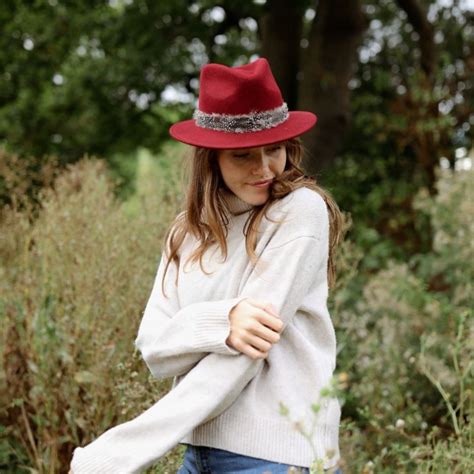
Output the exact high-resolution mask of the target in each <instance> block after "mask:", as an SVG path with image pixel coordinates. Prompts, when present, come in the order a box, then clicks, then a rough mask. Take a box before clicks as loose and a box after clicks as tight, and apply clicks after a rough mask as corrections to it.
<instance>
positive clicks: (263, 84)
mask: <svg viewBox="0 0 474 474" xmlns="http://www.w3.org/2000/svg"><path fill="white" fill-rule="evenodd" d="M198 104H199V105H198V108H197V109H196V110H195V111H194V114H193V119H191V120H184V121H181V122H177V123H175V124H173V125H172V126H171V127H170V130H169V132H170V135H171V136H172V137H173V138H174V139H176V140H178V141H180V142H183V143H187V144H189V145H194V146H199V147H205V148H218V149H219V148H220V149H237V148H251V147H257V146H262V145H269V144H271V143H277V142H280V141H283V140H287V139H289V138H293V137H296V136H298V135H301V134H302V133H304V132H306V131H308V130H309V129H310V128H312V127H313V126H314V125H315V123H316V120H317V117H316V115H315V114H313V113H312V112H303V111H291V112H290V111H288V107H287V105H286V103H285V102H284V101H283V97H282V95H281V92H280V89H279V87H278V85H277V83H276V81H275V78H274V77H273V74H272V71H271V69H270V65H269V64H268V61H267V60H266V59H265V58H259V59H257V60H256V61H254V62H252V63H249V64H245V65H244V66H237V67H228V66H225V65H223V64H213V63H210V64H206V65H205V66H203V68H202V69H201V75H200V87H199V101H198Z"/></svg>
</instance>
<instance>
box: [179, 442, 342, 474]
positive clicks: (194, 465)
mask: <svg viewBox="0 0 474 474" xmlns="http://www.w3.org/2000/svg"><path fill="white" fill-rule="evenodd" d="M291 467H293V469H292V470H291V471H290V473H291V474H293V473H294V474H309V468H307V467H297V466H291V465H289V464H281V463H277V462H272V461H266V460H265V459H259V458H253V457H250V456H243V455H242V454H237V453H232V452H230V451H224V450H223V449H217V448H210V447H207V446H192V445H187V448H186V451H185V453H184V459H183V464H182V465H181V466H180V468H179V470H178V472H177V474H234V473H239V474H263V473H264V472H266V473H271V474H287V473H288V470H289V469H290V468H291ZM334 474H342V471H341V470H339V469H338V470H337V471H336V472H335V473H334Z"/></svg>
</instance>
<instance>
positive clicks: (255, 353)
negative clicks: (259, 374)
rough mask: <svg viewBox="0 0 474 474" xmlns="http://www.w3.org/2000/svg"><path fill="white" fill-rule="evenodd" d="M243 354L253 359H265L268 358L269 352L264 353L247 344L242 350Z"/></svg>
mask: <svg viewBox="0 0 474 474" xmlns="http://www.w3.org/2000/svg"><path fill="white" fill-rule="evenodd" d="M241 352H242V353H244V354H245V355H248V356H249V357H251V358H252V359H265V358H266V357H267V356H268V352H262V351H259V350H257V349H255V347H252V346H251V345H250V344H246V345H245V346H244V347H243V349H242V350H241Z"/></svg>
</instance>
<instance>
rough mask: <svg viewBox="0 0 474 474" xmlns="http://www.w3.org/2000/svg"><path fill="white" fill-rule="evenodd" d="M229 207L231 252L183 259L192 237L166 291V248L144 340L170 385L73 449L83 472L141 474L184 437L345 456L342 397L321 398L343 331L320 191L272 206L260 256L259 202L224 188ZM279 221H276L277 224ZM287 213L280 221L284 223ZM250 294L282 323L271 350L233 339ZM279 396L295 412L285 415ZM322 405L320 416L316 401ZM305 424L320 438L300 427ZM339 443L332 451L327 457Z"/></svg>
mask: <svg viewBox="0 0 474 474" xmlns="http://www.w3.org/2000/svg"><path fill="white" fill-rule="evenodd" d="M226 201H227V203H228V206H229V209H230V211H231V212H230V213H229V217H230V221H229V225H228V235H227V245H228V256H227V259H226V260H225V261H224V259H223V256H222V254H221V252H220V248H219V247H218V246H217V245H216V246H213V247H211V248H210V249H208V250H207V252H206V253H205V254H204V257H203V266H204V270H205V271H206V272H207V273H208V274H206V273H203V272H202V271H201V269H200V266H199V261H197V262H194V263H192V264H191V263H189V262H188V263H187V264H186V265H185V263H186V259H187V257H188V256H189V255H190V253H192V250H193V249H195V248H196V246H197V244H198V243H197V241H196V239H195V238H194V236H192V235H191V234H187V236H186V238H185V240H184V242H183V246H182V247H181V250H180V258H181V260H180V269H179V276H178V285H177V286H175V284H174V281H175V276H176V266H175V264H174V262H172V263H171V264H170V266H169V267H168V272H167V274H166V280H165V283H166V295H167V296H168V298H165V297H164V296H163V294H162V292H161V280H162V276H163V271H164V265H165V263H166V261H165V254H164V252H163V254H162V257H161V261H160V263H159V266H158V271H157V274H156V277H155V281H154V285H153V289H152V292H151V295H150V298H149V300H148V303H147V305H146V308H145V311H144V314H143V319H142V321H141V324H140V327H139V330H138V335H137V338H136V340H135V346H136V347H137V348H138V349H139V350H140V351H141V354H142V356H143V359H144V360H145V362H146V365H147V366H148V368H149V370H150V371H151V373H152V374H153V375H154V376H155V377H157V378H159V379H161V378H166V377H174V380H173V385H172V389H171V390H170V392H169V393H167V394H166V395H165V396H163V397H162V398H161V399H159V400H157V401H156V403H154V404H153V405H152V406H151V407H150V408H148V409H147V410H146V411H145V412H143V413H142V414H140V415H139V416H137V417H136V418H134V419H132V420H130V421H128V422H126V423H123V424H120V425H117V426H115V427H113V428H111V429H109V430H107V431H106V432H105V433H103V434H102V435H101V436H99V437H98V438H97V439H96V440H94V441H93V442H92V443H90V444H89V445H87V446H85V447H83V448H80V447H78V448H76V449H75V451H74V455H73V459H72V463H71V468H72V470H73V472H74V474H92V473H110V474H112V473H114V474H115V473H137V472H142V471H143V470H144V469H145V468H147V467H148V466H150V465H151V464H153V463H155V462H156V461H157V460H158V459H159V458H160V457H161V456H163V455H164V454H165V453H166V452H167V451H169V450H170V449H172V448H173V447H175V446H176V445H177V444H179V443H186V444H192V445H197V446H208V447H214V448H219V449H224V450H227V451H232V452H234V453H238V454H242V455H246V456H252V457H257V458H261V459H265V460H269V461H274V462H280V463H285V464H290V465H295V466H303V467H310V466H311V464H312V462H313V461H314V460H316V459H324V467H325V468H329V467H332V466H334V465H335V464H336V462H337V460H338V459H339V447H338V430H339V420H340V405H339V402H338V400H337V399H322V400H320V399H319V392H320V389H321V388H322V387H324V386H326V385H327V384H328V382H329V380H330V378H331V376H332V374H333V371H334V369H335V361H336V337H335V332H334V327H333V324H332V322H331V318H330V314H329V312H328V309H327V296H328V282H327V263H328V244H329V219H328V217H329V216H328V211H327V207H326V204H325V202H324V200H323V198H322V197H321V196H320V195H319V194H318V193H316V192H315V191H312V190H310V189H308V188H300V189H297V190H295V191H293V192H291V193H290V194H288V195H287V196H285V197H284V198H282V199H280V200H278V201H277V202H276V203H274V204H273V205H272V206H271V208H270V209H269V211H268V217H269V218H268V219H267V218H265V217H264V218H263V220H262V222H261V226H260V232H259V234H258V238H257V246H256V254H257V256H259V261H258V263H257V265H255V266H252V264H251V262H250V259H249V257H248V255H247V252H246V248H245V236H244V225H245V221H246V219H247V218H248V215H249V212H248V211H249V209H250V208H251V205H249V204H247V203H246V202H245V201H243V200H241V199H240V198H238V197H237V196H236V195H234V194H232V193H227V194H226ZM272 221H275V222H272ZM278 221H283V222H278ZM245 298H254V299H259V300H261V301H265V302H269V303H271V304H272V305H273V307H274V309H275V310H276V313H277V314H278V315H279V316H280V318H281V319H282V321H283V330H282V332H281V333H280V340H279V341H278V342H277V343H275V344H274V345H273V346H272V348H271V349H270V351H269V352H268V356H267V358H265V359H256V360H254V359H252V358H251V357H249V356H247V355H245V354H242V353H240V352H239V351H237V350H236V349H234V348H232V347H230V346H228V345H227V344H226V339H227V337H228V335H229V334H230V320H229V314H230V311H231V310H232V308H233V307H234V306H236V305H237V304H238V303H239V302H240V301H242V300H243V299H245ZM280 402H282V403H283V404H284V405H285V406H286V407H287V408H288V410H289V417H290V419H288V418H287V417H285V416H283V415H282V414H281V413H280ZM315 402H320V403H321V409H320V411H319V412H318V414H317V415H315V414H314V412H313V411H312V408H311V405H312V404H313V403H315ZM296 421H298V422H299V426H300V427H301V428H303V429H304V430H305V431H306V432H307V433H310V432H312V434H311V442H309V441H308V439H306V438H305V437H304V436H303V435H302V434H301V433H300V432H299V431H298V430H297V429H296V428H295V423H294V422H296ZM330 452H332V456H331V457H330V458H328V457H327V454H328V453H330Z"/></svg>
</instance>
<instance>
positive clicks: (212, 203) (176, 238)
mask: <svg viewBox="0 0 474 474" xmlns="http://www.w3.org/2000/svg"><path fill="white" fill-rule="evenodd" d="M284 145H285V146H286V156H287V159H286V164H285V169H284V171H283V173H282V174H281V175H280V176H277V177H275V178H274V181H273V184H272V186H271V188H270V197H269V199H268V200H267V201H266V202H265V203H264V204H262V205H259V206H254V207H253V208H252V209H251V211H250V212H249V217H248V218H247V221H246V223H245V226H244V234H245V248H246V250H247V254H248V256H249V258H250V261H251V262H252V263H253V264H255V263H256V261H257V260H258V258H257V255H256V254H255V248H256V244H257V232H258V229H259V226H260V222H261V220H262V218H263V217H264V216H265V217H267V216H266V212H267V210H268V209H269V208H270V206H271V205H272V204H273V202H275V201H276V200H278V199H281V198H283V197H285V196H286V195H288V194H289V193H291V192H292V191H294V190H295V189H298V188H301V187H307V188H309V189H312V190H314V191H316V192H317V193H319V194H320V195H321V196H322V198H323V199H324V201H325V202H326V205H327V208H328V214H329V255H328V267H327V273H328V286H329V288H333V286H334V285H335V282H336V268H335V252H336V248H337V246H338V244H339V242H340V240H341V238H342V233H343V223H344V216H343V214H342V213H341V211H340V210H339V207H338V206H337V204H336V202H335V200H334V199H333V198H332V196H331V195H330V193H329V192H328V191H326V190H324V189H323V188H321V187H320V186H319V185H318V184H316V178H314V177H310V176H307V175H305V173H304V171H303V170H302V169H301V167H300V165H301V162H302V160H303V156H304V153H305V148H304V146H303V143H302V141H301V139H300V138H299V137H296V138H291V139H289V140H287V141H286V142H284ZM225 188H226V185H225V183H224V180H223V178H222V175H221V172H220V169H219V165H218V162H217V150H214V149H210V148H201V147H194V151H193V156H192V170H191V177H190V183H189V187H188V191H187V195H186V203H185V211H183V212H181V213H180V214H178V215H177V216H176V218H175V219H174V221H173V222H172V224H171V226H170V227H169V228H168V230H167V232H166V234H165V236H164V245H163V247H164V249H165V253H166V256H167V263H166V267H165V271H164V274H163V280H162V282H161V285H162V291H163V294H165V290H164V280H165V276H166V272H167V271H168V267H169V265H170V264H171V262H174V263H175V264H176V266H177V268H178V272H179V262H180V255H179V253H178V252H179V249H180V247H181V244H182V243H183V241H184V239H185V237H186V234H187V233H188V232H189V233H191V234H193V235H194V236H195V237H196V239H197V240H198V242H200V245H199V246H198V247H197V248H196V249H195V250H194V252H193V253H192V254H191V255H190V257H189V258H188V260H187V261H189V260H191V261H192V262H195V261H197V260H198V259H199V265H200V267H201V270H202V271H203V272H204V273H205V274H206V275H208V273H206V271H205V270H204V268H203V266H202V257H203V255H204V253H205V252H206V250H207V249H208V248H209V247H210V246H211V245H213V244H215V243H216V242H217V243H218V244H219V246H220V248H221V252H222V254H223V255H224V259H226V258H227V242H226V236H227V224H228V223H229V219H228V212H229V211H228V208H227V205H226V202H225V199H224V197H223V195H222V192H223V190H224V189H225ZM203 211H204V212H203ZM204 215H205V216H206V218H204ZM267 218H268V217H267ZM178 272H177V273H176V280H175V285H177V281H178ZM165 296H166V295H165Z"/></svg>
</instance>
